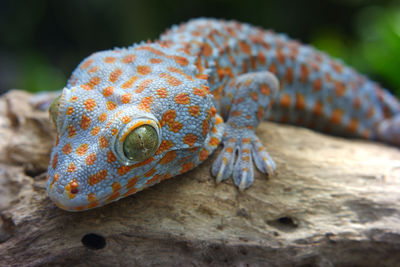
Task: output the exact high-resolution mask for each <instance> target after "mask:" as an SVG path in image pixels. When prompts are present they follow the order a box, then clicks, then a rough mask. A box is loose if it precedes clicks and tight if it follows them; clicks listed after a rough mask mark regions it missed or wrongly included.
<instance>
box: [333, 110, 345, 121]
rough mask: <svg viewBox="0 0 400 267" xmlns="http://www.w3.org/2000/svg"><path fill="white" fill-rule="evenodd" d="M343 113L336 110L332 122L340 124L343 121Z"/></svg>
mask: <svg viewBox="0 0 400 267" xmlns="http://www.w3.org/2000/svg"><path fill="white" fill-rule="evenodd" d="M342 115H343V111H342V110H341V109H334V110H333V112H332V116H331V119H330V121H331V122H332V123H333V124H340V122H341V121H342Z"/></svg>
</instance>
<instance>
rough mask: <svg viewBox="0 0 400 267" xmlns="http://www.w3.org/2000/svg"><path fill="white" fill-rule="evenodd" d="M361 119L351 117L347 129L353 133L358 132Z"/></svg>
mask: <svg viewBox="0 0 400 267" xmlns="http://www.w3.org/2000/svg"><path fill="white" fill-rule="evenodd" d="M358 124H359V121H358V120H357V119H356V118H352V119H350V122H349V124H348V125H347V130H348V131H349V132H351V133H356V132H357V129H358Z"/></svg>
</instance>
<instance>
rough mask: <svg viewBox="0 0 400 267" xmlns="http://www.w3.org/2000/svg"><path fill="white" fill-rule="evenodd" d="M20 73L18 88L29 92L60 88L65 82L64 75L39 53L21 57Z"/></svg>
mask: <svg viewBox="0 0 400 267" xmlns="http://www.w3.org/2000/svg"><path fill="white" fill-rule="evenodd" d="M21 62H22V65H23V66H22V75H21V78H22V79H21V80H20V81H19V83H20V85H19V86H18V88H29V91H30V92H39V91H54V90H61V89H62V88H63V87H64V86H65V84H66V77H65V75H64V74H63V73H62V72H61V71H60V70H58V69H57V68H55V67H54V66H52V65H51V64H50V62H48V61H47V60H46V58H44V57H42V56H41V55H39V54H35V53H28V54H27V55H24V56H23V57H22V59H21Z"/></svg>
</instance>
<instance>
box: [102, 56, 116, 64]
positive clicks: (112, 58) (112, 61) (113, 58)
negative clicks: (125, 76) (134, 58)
mask: <svg viewBox="0 0 400 267" xmlns="http://www.w3.org/2000/svg"><path fill="white" fill-rule="evenodd" d="M115 60H116V59H115V57H105V58H104V62H105V63H114V62H115Z"/></svg>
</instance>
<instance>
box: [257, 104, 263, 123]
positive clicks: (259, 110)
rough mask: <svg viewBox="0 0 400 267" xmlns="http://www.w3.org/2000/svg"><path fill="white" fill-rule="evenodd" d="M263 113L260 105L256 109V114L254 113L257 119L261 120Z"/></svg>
mask: <svg viewBox="0 0 400 267" xmlns="http://www.w3.org/2000/svg"><path fill="white" fill-rule="evenodd" d="M264 114H265V111H264V109H263V108H262V107H261V106H259V107H258V109H257V114H256V116H257V119H258V120H261V119H262V118H263V117H264Z"/></svg>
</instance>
